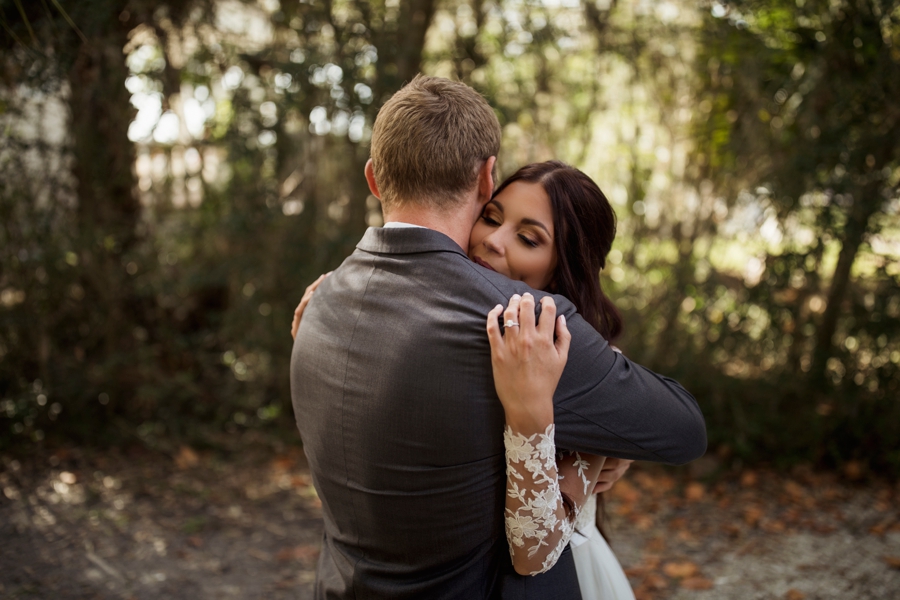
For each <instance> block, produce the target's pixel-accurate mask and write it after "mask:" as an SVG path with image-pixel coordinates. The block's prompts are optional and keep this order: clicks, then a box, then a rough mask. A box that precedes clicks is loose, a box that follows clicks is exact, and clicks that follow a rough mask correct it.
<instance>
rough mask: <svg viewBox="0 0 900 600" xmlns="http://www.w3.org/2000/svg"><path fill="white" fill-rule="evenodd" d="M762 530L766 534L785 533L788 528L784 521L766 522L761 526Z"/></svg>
mask: <svg viewBox="0 0 900 600" xmlns="http://www.w3.org/2000/svg"><path fill="white" fill-rule="evenodd" d="M761 527H762V530H763V531H765V532H766V533H783V532H784V530H785V529H787V527H786V526H785V524H784V521H778V520H775V521H764V522H763V524H762V525H761Z"/></svg>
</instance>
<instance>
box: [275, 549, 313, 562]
mask: <svg viewBox="0 0 900 600" xmlns="http://www.w3.org/2000/svg"><path fill="white" fill-rule="evenodd" d="M318 557H319V547H318V546H289V547H287V548H282V549H281V550H279V551H278V552H277V553H276V554H275V560H278V561H280V562H287V561H291V560H301V561H312V560H315V559H316V558H318Z"/></svg>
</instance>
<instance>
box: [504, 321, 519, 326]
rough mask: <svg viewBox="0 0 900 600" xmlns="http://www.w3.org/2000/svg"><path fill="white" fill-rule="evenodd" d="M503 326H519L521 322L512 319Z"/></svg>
mask: <svg viewBox="0 0 900 600" xmlns="http://www.w3.org/2000/svg"><path fill="white" fill-rule="evenodd" d="M503 326H504V327H518V326H519V324H518V323H516V322H515V321H513V320H512V319H510V320H508V321H507V322H506V323H504V324H503Z"/></svg>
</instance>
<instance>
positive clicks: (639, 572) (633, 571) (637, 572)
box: [623, 565, 647, 577]
mask: <svg viewBox="0 0 900 600" xmlns="http://www.w3.org/2000/svg"><path fill="white" fill-rule="evenodd" d="M623 570H624V571H625V575H626V576H627V577H643V576H644V574H645V573H646V572H647V567H644V566H641V565H638V566H636V567H628V568H627V569H623Z"/></svg>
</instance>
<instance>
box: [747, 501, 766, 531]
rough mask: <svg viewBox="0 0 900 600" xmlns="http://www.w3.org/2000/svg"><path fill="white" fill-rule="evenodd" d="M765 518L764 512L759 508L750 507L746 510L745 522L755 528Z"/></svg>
mask: <svg viewBox="0 0 900 600" xmlns="http://www.w3.org/2000/svg"><path fill="white" fill-rule="evenodd" d="M762 516H763V511H762V509H761V508H759V507H758V506H750V507H747V508H745V509H744V522H746V523H747V525H749V526H750V527H754V526H755V525H756V524H757V523H758V522H759V520H760V519H761V518H762Z"/></svg>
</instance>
